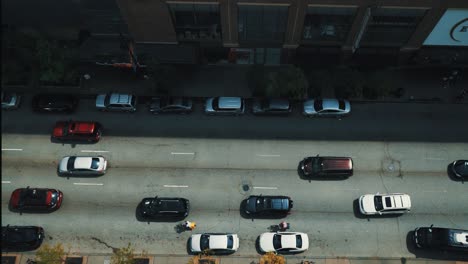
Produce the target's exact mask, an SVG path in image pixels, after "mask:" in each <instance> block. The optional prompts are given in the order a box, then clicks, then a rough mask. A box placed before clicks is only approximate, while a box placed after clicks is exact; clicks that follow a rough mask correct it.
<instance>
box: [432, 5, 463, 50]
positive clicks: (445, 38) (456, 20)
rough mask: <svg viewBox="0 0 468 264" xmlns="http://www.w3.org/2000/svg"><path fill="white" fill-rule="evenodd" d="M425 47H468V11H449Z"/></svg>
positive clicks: (433, 31) (435, 28)
mask: <svg viewBox="0 0 468 264" xmlns="http://www.w3.org/2000/svg"><path fill="white" fill-rule="evenodd" d="M424 45H437V46H441V45H442V46H468V9H447V11H445V13H444V15H443V16H442V18H441V19H440V20H439V22H438V23H437V25H436V26H435V27H434V29H433V30H432V32H431V34H429V36H428V37H427V38H426V40H425V41H424Z"/></svg>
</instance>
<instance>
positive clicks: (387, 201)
mask: <svg viewBox="0 0 468 264" xmlns="http://www.w3.org/2000/svg"><path fill="white" fill-rule="evenodd" d="M385 206H386V207H392V198H391V197H385Z"/></svg>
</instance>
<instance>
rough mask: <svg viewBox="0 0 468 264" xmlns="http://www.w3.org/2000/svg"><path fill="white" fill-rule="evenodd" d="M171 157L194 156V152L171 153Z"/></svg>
mask: <svg viewBox="0 0 468 264" xmlns="http://www.w3.org/2000/svg"><path fill="white" fill-rule="evenodd" d="M171 155H195V152H171Z"/></svg>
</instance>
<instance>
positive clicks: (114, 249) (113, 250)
mask: <svg viewBox="0 0 468 264" xmlns="http://www.w3.org/2000/svg"><path fill="white" fill-rule="evenodd" d="M91 239H92V240H95V241H97V242H98V243H101V244H103V245H104V246H106V247H108V248H110V249H112V252H114V253H115V252H116V251H117V250H118V248H115V247H113V246H110V245H109V244H107V243H106V242H104V241H102V240H101V239H99V238H97V237H91Z"/></svg>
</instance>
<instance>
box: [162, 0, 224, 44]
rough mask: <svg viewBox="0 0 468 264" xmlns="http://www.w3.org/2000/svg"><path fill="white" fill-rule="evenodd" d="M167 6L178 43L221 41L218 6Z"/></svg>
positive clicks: (171, 4)
mask: <svg viewBox="0 0 468 264" xmlns="http://www.w3.org/2000/svg"><path fill="white" fill-rule="evenodd" d="M168 5H169V10H170V12H171V16H172V21H173V23H174V26H175V31H176V34H177V39H178V40H179V41H221V39H222V38H221V22H220V21H221V20H220V16H219V5H218V4H174V3H169V4H168Z"/></svg>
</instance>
